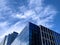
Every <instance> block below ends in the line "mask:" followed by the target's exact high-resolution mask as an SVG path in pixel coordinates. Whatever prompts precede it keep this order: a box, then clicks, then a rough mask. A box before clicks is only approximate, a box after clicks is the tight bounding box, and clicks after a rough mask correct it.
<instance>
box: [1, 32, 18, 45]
mask: <svg viewBox="0 0 60 45" xmlns="http://www.w3.org/2000/svg"><path fill="white" fill-rule="evenodd" d="M17 35H18V33H17V32H13V33H12V34H9V35H7V36H5V37H4V39H3V40H2V42H1V43H0V45H11V43H12V42H13V41H14V40H15V38H16V37H17Z"/></svg>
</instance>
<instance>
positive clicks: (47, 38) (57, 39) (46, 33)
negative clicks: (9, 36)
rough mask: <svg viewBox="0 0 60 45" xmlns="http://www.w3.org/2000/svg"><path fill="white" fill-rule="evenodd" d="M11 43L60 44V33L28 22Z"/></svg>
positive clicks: (19, 44) (21, 44) (28, 44)
mask: <svg viewBox="0 0 60 45" xmlns="http://www.w3.org/2000/svg"><path fill="white" fill-rule="evenodd" d="M15 43H16V44H15ZM11 45H60V34H58V33H56V32H55V31H52V30H50V29H48V28H46V27H44V26H42V25H40V26H37V25H35V24H33V23H30V22H29V23H28V24H27V25H26V27H25V28H24V29H23V31H22V32H21V33H20V34H19V35H18V37H17V38H16V39H15V40H14V42H13V43H12V44H11Z"/></svg>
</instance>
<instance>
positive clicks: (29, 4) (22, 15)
mask: <svg viewBox="0 0 60 45" xmlns="http://www.w3.org/2000/svg"><path fill="white" fill-rule="evenodd" d="M0 2H1V3H0V8H1V9H0V17H1V18H0V29H1V31H2V35H5V34H9V33H11V32H13V31H16V32H19V31H20V32H21V30H22V29H23V28H24V27H25V25H26V23H27V22H33V23H35V24H37V25H40V24H41V25H44V26H46V27H49V28H51V27H52V26H53V25H54V24H53V20H54V17H55V15H56V13H57V11H56V9H55V8H54V7H53V6H52V5H46V6H45V5H44V3H43V2H44V0H30V1H29V0H27V1H24V0H23V1H21V0H20V1H16V0H10V1H9V0H6V1H5V0H1V1H0ZM20 2H21V3H20ZM49 25H50V26H49ZM4 28H6V29H4ZM4 31H5V32H4ZM2 35H0V36H2Z"/></svg>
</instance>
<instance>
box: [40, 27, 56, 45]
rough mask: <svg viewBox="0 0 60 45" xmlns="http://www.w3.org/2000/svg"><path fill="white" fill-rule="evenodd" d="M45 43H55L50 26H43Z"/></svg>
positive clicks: (53, 44) (44, 44) (42, 31)
mask: <svg viewBox="0 0 60 45" xmlns="http://www.w3.org/2000/svg"><path fill="white" fill-rule="evenodd" d="M41 33H42V43H43V45H55V41H54V36H53V32H52V31H51V30H49V29H48V28H45V27H43V26H41Z"/></svg>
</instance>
